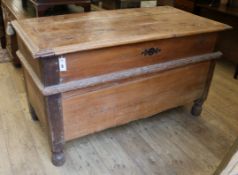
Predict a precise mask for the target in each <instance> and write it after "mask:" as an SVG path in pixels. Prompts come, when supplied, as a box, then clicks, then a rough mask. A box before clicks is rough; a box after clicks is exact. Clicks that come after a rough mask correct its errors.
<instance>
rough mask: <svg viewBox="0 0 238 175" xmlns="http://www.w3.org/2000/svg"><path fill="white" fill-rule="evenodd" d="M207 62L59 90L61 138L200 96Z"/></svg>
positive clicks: (131, 118) (187, 101)
mask: <svg viewBox="0 0 238 175" xmlns="http://www.w3.org/2000/svg"><path fill="white" fill-rule="evenodd" d="M209 65H210V62H204V63H198V64H194V65H191V66H186V67H182V68H178V69H174V70H170V71H165V72H164V73H160V74H156V75H154V76H151V77H149V78H145V79H139V80H137V81H130V82H128V83H124V84H119V85H115V86H113V87H110V88H104V89H99V90H97V91H92V92H90V93H86V94H80V93H75V92H66V93H63V94H62V108H63V117H64V128H65V139H66V140H70V139H73V138H77V137H80V136H83V135H87V134H88V133H93V132H97V131H100V130H103V129H105V128H109V127H113V126H118V125H122V124H125V123H128V122H130V121H133V120H137V119H140V118H146V117H148V116H152V115H155V114H157V113H158V112H161V111H164V110H166V109H169V108H173V107H177V106H179V105H183V104H186V103H189V102H192V101H193V100H194V99H197V98H200V97H201V96H202V93H203V90H204V87H205V83H206V79H207V74H208V70H209ZM178 75H180V76H178ZM194 77H196V78H195V79H194ZM178 79H179V80H180V81H177V80H178ZM161 82H163V83H161ZM92 106H93V107H92Z"/></svg>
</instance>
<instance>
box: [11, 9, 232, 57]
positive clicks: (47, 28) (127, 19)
mask: <svg viewBox="0 0 238 175" xmlns="http://www.w3.org/2000/svg"><path fill="white" fill-rule="evenodd" d="M132 23H133V25H131V24H132ZM13 26H14V28H15V30H16V31H17V33H18V34H19V35H20V37H21V38H22V40H23V41H24V42H25V43H26V45H27V48H28V49H29V50H30V52H31V54H32V56H33V57H34V58H38V57H42V56H50V55H54V54H55V55H60V54H66V53H72V52H77V51H83V50H90V49H96V48H105V47H111V46H118V45H124V44H130V43H139V42H145V41H152V40H158V39H166V38H173V37H181V36H188V35H193V34H201V33H208V32H217V31H222V30H225V29H229V28H230V26H228V25H225V24H221V23H218V22H215V21H211V20H208V19H205V18H202V17H198V16H195V15H192V14H190V13H187V12H183V11H181V10H178V9H175V8H173V7H167V6H165V7H155V8H140V9H133V10H132V9H125V10H116V11H100V12H92V13H87V14H71V15H62V16H55V17H45V18H41V19H27V20H20V21H15V22H13ZM86 29H90V30H86ZM46 41H47V42H46Z"/></svg>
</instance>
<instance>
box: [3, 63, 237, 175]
mask: <svg viewBox="0 0 238 175" xmlns="http://www.w3.org/2000/svg"><path fill="white" fill-rule="evenodd" d="M233 67H234V66H233V65H231V64H230V63H226V62H219V63H218V65H217V66H216V69H215V75H214V79H213V82H212V86H211V90H210V93H209V97H208V100H207V101H206V103H205V105H204V111H203V113H202V117H201V118H196V119H194V118H190V117H189V116H188V115H189V109H190V107H189V106H188V110H187V108H177V109H173V110H169V111H167V112H163V113H161V114H158V115H157V116H156V117H152V118H149V119H146V120H140V121H137V122H135V123H132V124H128V125H125V126H122V127H117V128H114V129H110V130H107V131H104V132H100V133H97V134H94V135H91V136H87V137H84V138H82V139H79V140H74V141H71V142H69V143H68V144H67V145H66V148H67V149H65V151H66V156H67V162H66V164H65V165H64V166H63V167H60V168H56V167H54V166H53V165H52V164H51V162H50V160H49V156H50V149H49V146H48V142H47V137H46V133H44V132H43V130H42V127H41V126H40V124H39V123H38V122H33V121H32V120H31V116H30V114H29V112H28V104H27V101H26V93H25V90H24V84H23V75H22V70H17V69H14V68H13V67H12V65H11V64H10V63H5V64H0V81H1V83H0V91H1V93H0V97H1V98H0V109H1V110H0V148H1V149H0V174H4V175H15V174H18V175H26V174H39V175H42V174H45V175H52V174H54V175H66V174H67V175H78V174H83V175H111V174H115V175H122V174H125V175H128V174H136V175H146V174H152V175H153V174H162V175H163V174H168V175H171V174H178V175H191V174H193V175H201V174H202V175H211V174H212V173H213V172H214V171H215V169H216V168H217V166H218V165H219V163H220V162H221V160H222V159H223V157H224V156H225V154H226V152H228V150H229V148H230V146H231V145H232V143H233V141H234V140H235V139H236V136H237V134H238V128H237V125H238V118H237V113H238V110H237V105H238V99H237V98H236V97H237V95H238V82H237V81H236V80H234V79H232V77H231V76H230V75H231V74H232V68H233Z"/></svg>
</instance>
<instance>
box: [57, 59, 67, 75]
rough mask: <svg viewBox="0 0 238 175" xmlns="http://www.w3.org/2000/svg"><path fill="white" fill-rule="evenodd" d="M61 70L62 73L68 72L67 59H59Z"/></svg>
mask: <svg viewBox="0 0 238 175" xmlns="http://www.w3.org/2000/svg"><path fill="white" fill-rule="evenodd" d="M59 70H60V72H65V71H67V64H66V58H65V57H59Z"/></svg>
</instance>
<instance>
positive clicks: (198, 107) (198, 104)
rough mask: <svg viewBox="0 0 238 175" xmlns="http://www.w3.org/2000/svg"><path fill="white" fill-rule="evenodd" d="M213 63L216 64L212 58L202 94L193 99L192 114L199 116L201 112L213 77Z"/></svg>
mask: <svg viewBox="0 0 238 175" xmlns="http://www.w3.org/2000/svg"><path fill="white" fill-rule="evenodd" d="M215 64H216V62H215V61H214V60H213V61H211V63H210V68H209V71H208V75H207V80H206V83H205V87H204V90H203V93H202V96H201V97H200V98H199V99H197V100H195V101H194V104H193V107H192V109H191V114H192V115H193V116H200V115H201V113H202V105H203V103H204V102H205V100H206V99H207V96H208V92H209V89H210V85H211V81H212V77H213V73H214V69H215Z"/></svg>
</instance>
